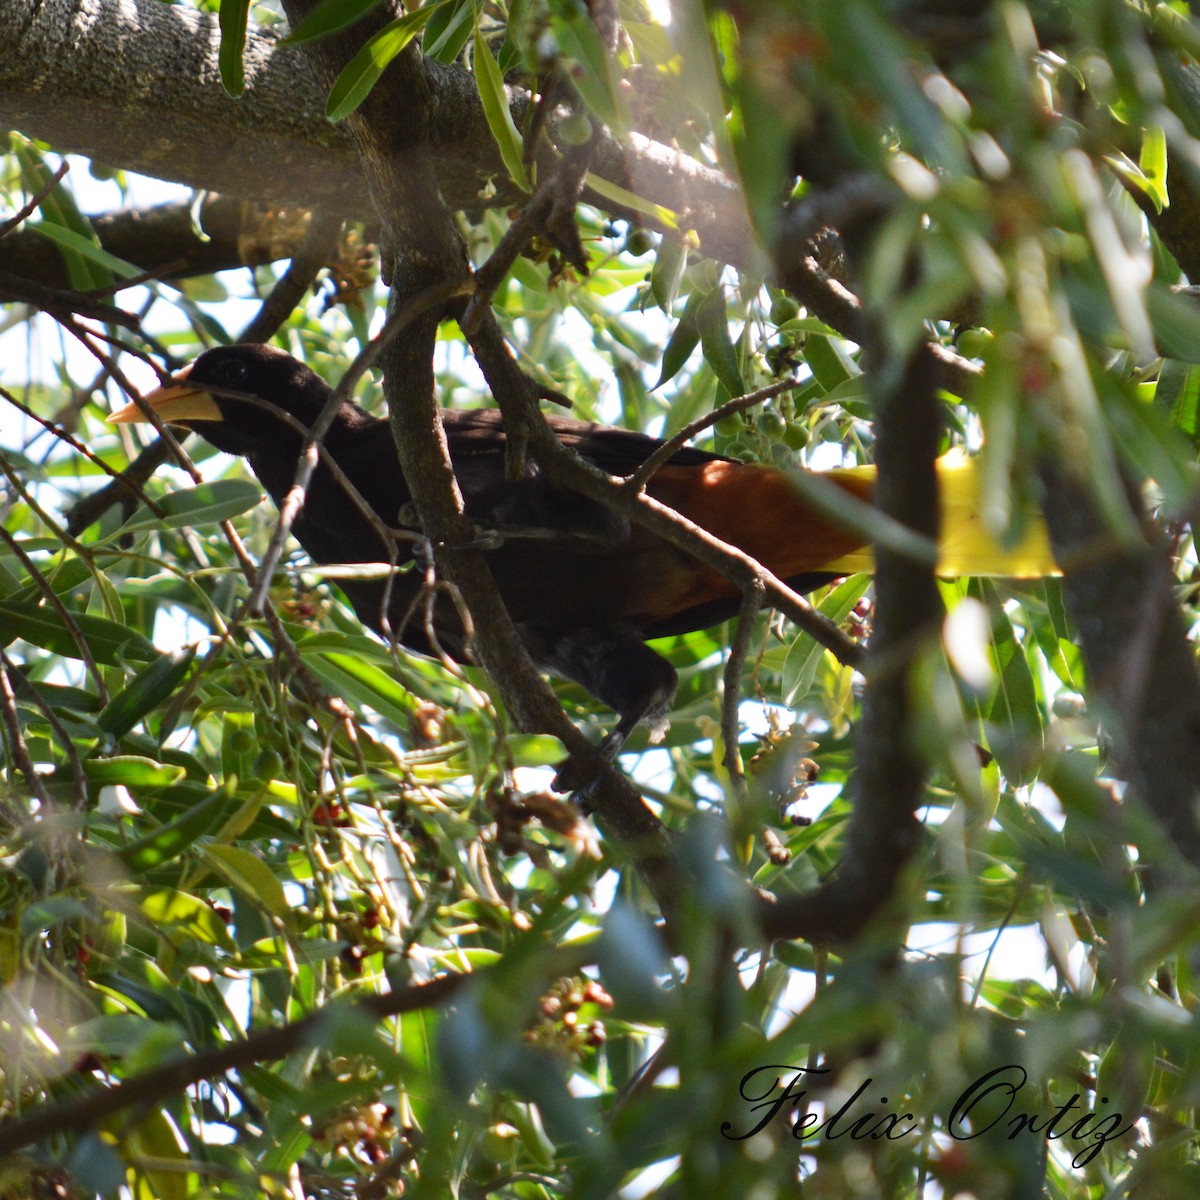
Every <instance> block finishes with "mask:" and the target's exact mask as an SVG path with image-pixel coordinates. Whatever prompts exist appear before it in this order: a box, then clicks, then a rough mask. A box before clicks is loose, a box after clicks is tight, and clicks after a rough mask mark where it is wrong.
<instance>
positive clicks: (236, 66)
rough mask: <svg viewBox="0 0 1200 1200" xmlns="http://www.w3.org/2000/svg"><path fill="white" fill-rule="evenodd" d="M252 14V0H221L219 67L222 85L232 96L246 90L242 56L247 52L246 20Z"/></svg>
mask: <svg viewBox="0 0 1200 1200" xmlns="http://www.w3.org/2000/svg"><path fill="white" fill-rule="evenodd" d="M249 16H250V0H221V15H220V18H219V20H220V25H221V49H220V51H219V52H218V54H217V67H218V69H219V70H220V72H221V86H222V87H223V88H224V89H225V91H226V93H227V94H228V95H230V96H240V95H241V94H242V93H243V92H244V91H245V90H246V73H245V70H244V69H243V66H242V57H243V55H244V54H245V52H246V22H247V20H248V19H249Z"/></svg>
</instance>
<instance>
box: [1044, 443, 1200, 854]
mask: <svg viewBox="0 0 1200 1200" xmlns="http://www.w3.org/2000/svg"><path fill="white" fill-rule="evenodd" d="M1040 473H1041V477H1042V483H1043V486H1044V487H1045V489H1046V505H1045V511H1046V523H1047V524H1048V526H1049V528H1050V541H1051V545H1052V546H1053V547H1054V553H1055V556H1056V557H1057V558H1058V559H1059V561H1060V562H1062V563H1063V564H1064V567H1065V570H1064V578H1063V592H1064V596H1065V599H1066V602H1067V611H1068V612H1069V613H1070V615H1071V617H1072V618H1073V620H1074V622H1075V626H1076V629H1077V630H1078V634H1079V644H1080V647H1081V649H1082V650H1083V657H1084V663H1085V664H1086V666H1087V677H1088V684H1089V695H1090V696H1091V698H1092V701H1093V703H1094V705H1095V707H1096V709H1097V710H1098V715H1099V716H1100V718H1101V720H1102V721H1103V722H1104V724H1105V725H1106V726H1107V727H1108V729H1109V730H1110V731H1111V733H1112V735H1113V741H1114V744H1115V750H1116V758H1117V760H1118V762H1119V763H1120V766H1121V770H1122V772H1123V774H1124V775H1125V777H1126V778H1127V779H1128V780H1129V783H1130V786H1131V788H1132V790H1133V793H1134V794H1135V795H1136V796H1137V797H1138V798H1139V799H1140V800H1141V801H1142V803H1144V804H1145V805H1146V806H1147V807H1148V808H1149V809H1150V810H1151V811H1152V812H1153V813H1154V814H1155V816H1156V817H1157V818H1158V819H1159V821H1160V822H1161V823H1162V825H1163V826H1164V828H1165V829H1166V830H1167V832H1168V833H1169V834H1170V835H1171V839H1172V841H1173V842H1174V843H1175V845H1176V847H1177V848H1178V849H1179V852H1180V853H1181V854H1182V855H1183V856H1184V857H1185V858H1186V859H1188V860H1189V861H1190V862H1191V863H1193V864H1194V865H1196V866H1200V676H1197V672H1196V660H1195V654H1194V651H1193V647H1192V645H1191V644H1190V643H1189V641H1188V639H1187V632H1186V630H1185V629H1184V625H1183V620H1182V618H1181V617H1180V614H1179V609H1178V606H1177V604H1176V600H1175V594H1174V584H1175V579H1174V577H1173V575H1172V574H1171V571H1170V568H1169V566H1168V560H1167V553H1166V547H1165V546H1164V545H1163V544H1162V537H1161V535H1160V533H1159V532H1158V530H1157V529H1155V528H1154V527H1153V526H1152V525H1151V524H1150V523H1149V522H1148V521H1143V522H1142V526H1143V533H1144V537H1145V541H1144V542H1141V543H1138V544H1134V545H1119V544H1117V542H1116V539H1115V537H1114V535H1113V533H1112V531H1111V530H1110V529H1109V527H1108V525H1107V524H1106V522H1105V520H1104V516H1103V514H1102V513H1100V512H1099V511H1098V509H1097V506H1096V503H1095V500H1094V499H1093V496H1092V492H1091V490H1090V488H1089V487H1088V485H1087V483H1086V481H1083V480H1080V479H1078V478H1077V477H1076V476H1075V474H1074V473H1073V472H1072V471H1071V469H1070V465H1069V463H1068V462H1067V460H1066V459H1065V458H1063V457H1061V456H1055V457H1054V458H1050V457H1049V456H1048V457H1047V458H1046V459H1045V460H1044V461H1043V463H1042V464H1041V471H1040Z"/></svg>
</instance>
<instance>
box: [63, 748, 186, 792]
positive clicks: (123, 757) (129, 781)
mask: <svg viewBox="0 0 1200 1200" xmlns="http://www.w3.org/2000/svg"><path fill="white" fill-rule="evenodd" d="M83 773H84V774H85V775H86V776H87V778H88V780H89V781H90V782H92V783H98V784H101V785H103V786H116V785H117V784H122V785H123V786H125V787H130V788H158V787H170V786H171V784H173V783H178V782H179V781H180V780H181V779H183V777H184V776H185V775H186V774H187V771H186V770H185V769H184V768H183V767H174V766H164V765H163V764H162V763H160V762H155V761H154V759H152V758H143V757H142V756H141V755H140V754H114V755H113V756H112V757H111V758H89V759H88V760H87V761H86V762H85V763H84V764H83Z"/></svg>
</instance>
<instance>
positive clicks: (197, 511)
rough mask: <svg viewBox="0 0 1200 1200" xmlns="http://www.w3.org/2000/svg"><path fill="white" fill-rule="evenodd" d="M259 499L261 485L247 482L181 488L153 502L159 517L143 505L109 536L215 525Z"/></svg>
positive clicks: (219, 482)
mask: <svg viewBox="0 0 1200 1200" xmlns="http://www.w3.org/2000/svg"><path fill="white" fill-rule="evenodd" d="M262 498H263V492H262V487H261V485H259V484H257V483H253V482H251V481H250V480H249V479H218V480H216V481H215V482H213V483H202V484H199V485H198V486H196V487H190V488H181V489H180V490H179V491H177V492H171V493H169V494H168V495H166V496H164V497H163V498H162V499H161V500H159V501H158V502H157V503H158V507H159V508H160V509H161V510H162V512H163V516H161V517H160V516H159V515H158V514H157V513H156V512H154V511H153V510H152V509H150V508H148V507H146V506H145V505H143V506H142V507H141V508H139V509H138V511H137V512H135V513H134V514H133V516H132V517H130V518H129V520H128V521H126V522H125V524H124V525H122V526H121V528H120V529H118V530H117V531H116V532H115V533H114V534H113V535H112V536H113V537H118V536H122V535H124V534H127V533H135V532H137V531H138V530H141V529H178V528H179V527H180V526H183V525H190V526H192V527H193V528H194V527H197V526H200V525H215V524H216V523H217V522H218V521H227V520H229V518H230V517H236V516H240V515H241V514H242V513H244V512H246V511H247V510H248V509H251V508H253V507H254V506H255V505H256V504H258V503H260V502H261V500H262Z"/></svg>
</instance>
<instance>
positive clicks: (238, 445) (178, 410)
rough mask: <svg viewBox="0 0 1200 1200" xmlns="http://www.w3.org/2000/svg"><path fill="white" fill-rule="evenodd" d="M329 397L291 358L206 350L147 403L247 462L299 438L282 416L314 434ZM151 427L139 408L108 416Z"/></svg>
mask: <svg viewBox="0 0 1200 1200" xmlns="http://www.w3.org/2000/svg"><path fill="white" fill-rule="evenodd" d="M328 398H329V385H328V384H327V383H326V382H325V381H324V380H323V379H322V378H321V377H320V376H319V375H316V374H314V373H313V372H312V371H310V370H309V369H308V367H306V366H305V365H304V364H303V363H301V362H297V361H296V360H295V359H294V358H292V356H291V355H290V354H285V353H284V352H283V351H282V350H277V349H275V348H274V347H273V346H262V345H244V346H217V347H215V348H214V349H212V350H206V351H205V352H204V353H203V354H201V355H200V357H199V358H198V359H196V361H195V362H194V363H192V365H191V366H189V367H185V368H184V369H183V370H182V371H180V372H178V374H176V375H175V376H174V377H173V378H172V379H171V382H170V383H168V384H165V385H164V386H162V387H158V388H155V389H154V390H153V391H152V392H147V393H146V395H145V396H143V397H142V399H143V401H144V403H145V404H146V405H148V406H149V407H150V408H152V409H153V410H154V411H155V412H156V413H157V414H158V416H159V417H160V418H161V419H162V421H163V422H164V423H166V424H168V425H181V426H183V427H184V428H185V429H192V430H195V432H196V433H198V434H200V436H201V437H203V438H204V440H205V441H206V442H210V443H211V444H212V445H214V446H216V448H217V449H218V450H224V451H225V452H226V453H227V454H241V455H253V454H255V453H259V452H265V451H270V450H272V449H277V448H278V447H279V446H280V443H281V442H283V443H285V444H286V443H289V442H292V441H295V440H296V439H297V437H298V434H297V433H296V431H295V426H294V425H292V424H290V423H289V422H288V421H287V420H286V419H285V418H282V417H280V416H279V414H278V412H276V411H275V409H282V410H283V411H284V412H285V413H288V414H289V415H290V416H291V417H293V418H294V419H295V420H296V421H298V422H299V423H300V424H301V425H302V426H304V427H305V428H306V429H307V428H310V427H311V426H312V425H313V424H314V423H315V422H316V419H317V416H318V415H319V413H320V412H321V409H322V408H323V407H324V405H325V401H326V400H327V399H328ZM263 401H265V402H266V403H265V404H264V403H263ZM272 406H274V407H272ZM148 420H149V418H148V417H147V416H146V414H145V412H144V410H143V409H142V408H141V407H139V406H138V405H137V404H127V405H126V406H125V407H124V408H122V409H120V410H119V411H117V412H115V413H113V414H112V415H111V416H110V417H109V421H110V422H112V423H114V424H126V423H132V422H135V421H148Z"/></svg>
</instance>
